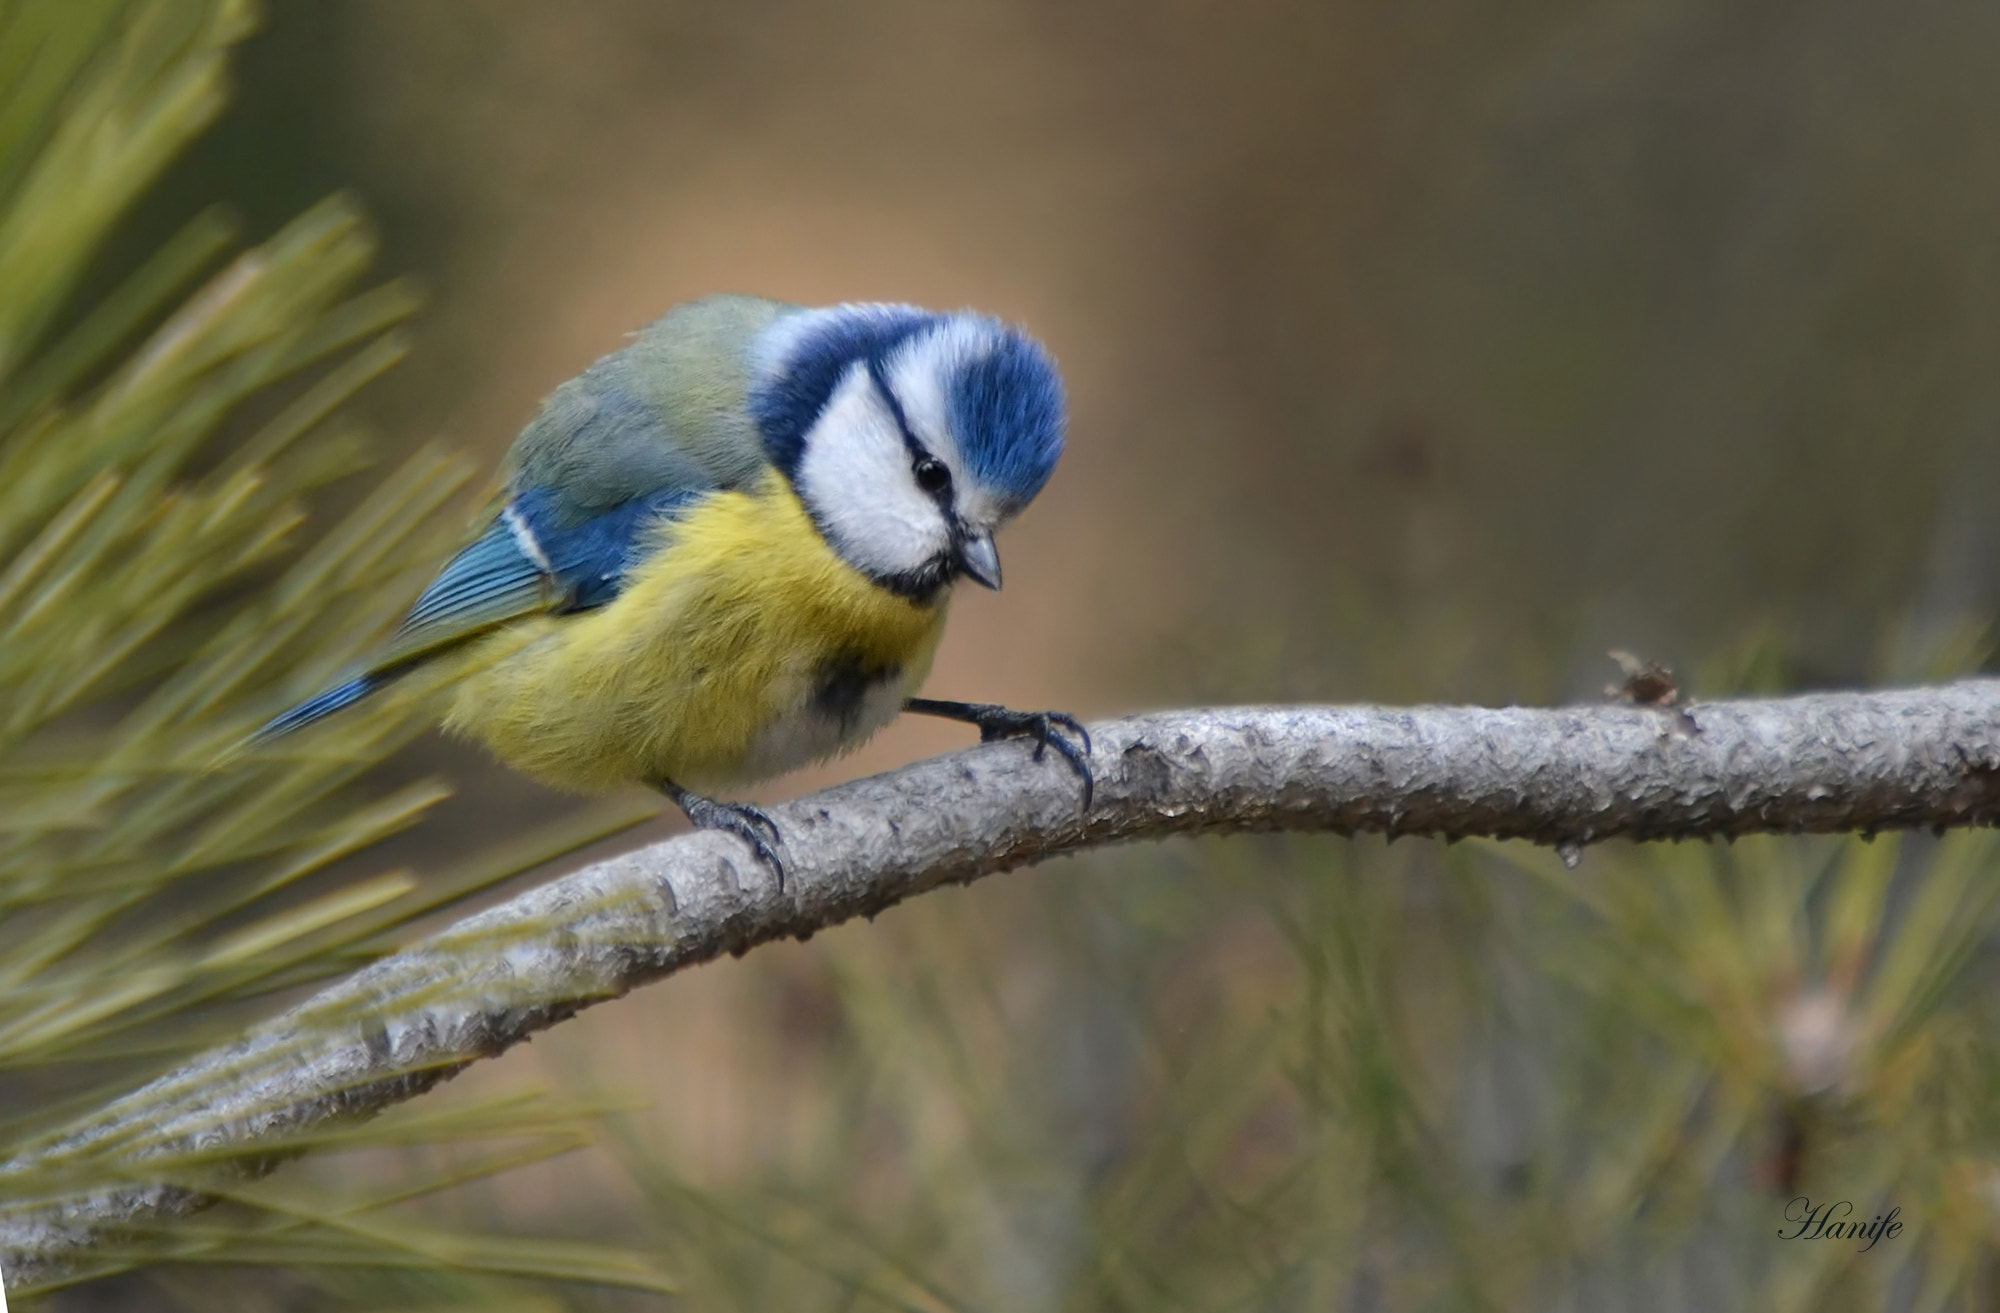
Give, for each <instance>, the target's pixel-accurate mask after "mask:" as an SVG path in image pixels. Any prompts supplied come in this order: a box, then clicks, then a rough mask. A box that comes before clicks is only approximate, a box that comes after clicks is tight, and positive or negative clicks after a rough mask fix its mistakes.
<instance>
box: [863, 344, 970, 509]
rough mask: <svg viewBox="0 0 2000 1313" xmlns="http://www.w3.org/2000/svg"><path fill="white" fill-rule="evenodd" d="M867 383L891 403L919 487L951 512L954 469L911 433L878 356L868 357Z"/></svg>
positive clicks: (899, 401)
mask: <svg viewBox="0 0 2000 1313" xmlns="http://www.w3.org/2000/svg"><path fill="white" fill-rule="evenodd" d="M868 381H869V382H871V383H873V384H874V385H875V390H876V391H877V392H879V393H881V394H882V400H883V401H884V402H886V403H887V404H888V407H889V413H890V414H891V415H893V416H894V417H895V420H896V429H897V431H898V432H900V433H901V434H902V435H903V445H904V447H906V448H908V449H909V453H910V471H911V473H912V474H914V475H915V476H916V480H917V486H918V487H919V488H922V489H923V490H924V491H925V492H927V493H929V494H930V495H931V496H933V497H935V498H937V499H938V502H939V504H940V505H944V506H946V507H947V509H949V502H950V498H951V470H950V469H949V468H947V467H946V465H945V463H944V462H943V461H941V460H939V459H938V458H937V457H935V456H933V455H931V453H930V449H929V448H927V447H925V446H924V444H923V443H922V442H920V441H918V439H917V435H916V434H915V433H912V432H911V431H910V421H909V417H908V416H906V415H905V414H904V413H903V402H902V400H901V398H899V397H897V395H896V393H895V391H894V389H892V388H891V387H890V386H889V380H888V379H887V378H886V377H885V376H884V375H883V373H882V360H881V357H879V356H870V357H868Z"/></svg>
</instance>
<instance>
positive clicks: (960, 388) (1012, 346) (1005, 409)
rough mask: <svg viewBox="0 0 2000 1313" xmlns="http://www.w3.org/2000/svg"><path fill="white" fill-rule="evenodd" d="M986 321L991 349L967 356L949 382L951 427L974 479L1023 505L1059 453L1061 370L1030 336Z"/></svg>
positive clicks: (1043, 480) (1038, 488) (1038, 487)
mask: <svg viewBox="0 0 2000 1313" xmlns="http://www.w3.org/2000/svg"><path fill="white" fill-rule="evenodd" d="M985 325H986V326H987V327H988V328H989V329H990V330H991V332H992V335H993V347H992V349H991V350H990V351H987V352H985V353H983V354H981V355H976V356H974V357H973V358H972V359H970V360H968V361H967V362H966V363H965V364H964V366H962V367H961V368H960V369H959V371H958V376H957V377H956V378H954V379H952V380H951V381H950V384H949V391H948V393H947V395H948V396H949V397H950V401H949V403H948V404H949V406H950V409H951V427H952V433H953V436H955V437H956V438H957V439H958V449H959V453H960V454H961V455H963V456H964V457H965V463H966V465H967V466H968V467H969V470H968V472H969V473H971V475H972V476H973V478H975V479H977V480H978V481H979V482H980V483H983V484H985V485H986V486H987V487H989V488H991V489H993V490H994V491H995V492H998V493H1000V494H1001V495H1002V496H1004V497H1006V498H1007V499H1008V500H1009V501H1011V502H1013V503H1014V505H1015V506H1016V507H1021V506H1025V505H1027V504H1028V503H1029V502H1030V501H1032V500H1034V496H1035V494H1036V493H1038V492H1040V491H1041V490H1042V485H1043V484H1045V483H1047V482H1048V481H1049V475H1051V474H1053V473H1054V472H1055V468H1056V458H1057V457H1059V456H1061V455H1062V449H1063V427H1064V423H1065V419H1064V402H1063V385H1062V376H1061V375H1059V374H1058V373H1056V365H1055V361H1053V360H1051V359H1049V354H1048V352H1046V351H1044V350H1042V348H1041V345H1040V344H1039V343H1037V342H1036V341H1035V340H1034V339H1033V338H1031V337H1028V336H1027V335H1026V334H1024V333H1021V332H1019V331H1018V330H1016V329H1013V328H1009V327H1007V326H1006V325H1004V324H1001V323H999V322H997V321H995V320H990V319H989V320H986V321H985Z"/></svg>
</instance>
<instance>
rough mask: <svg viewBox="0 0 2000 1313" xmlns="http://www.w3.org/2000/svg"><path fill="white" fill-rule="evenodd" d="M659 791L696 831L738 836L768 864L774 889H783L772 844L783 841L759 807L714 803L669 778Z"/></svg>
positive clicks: (782, 875) (782, 876)
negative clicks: (685, 815)
mask: <svg viewBox="0 0 2000 1313" xmlns="http://www.w3.org/2000/svg"><path fill="white" fill-rule="evenodd" d="M659 787H660V792H661V793H664V794H666V795H667V797H669V798H671V799H672V800H673V803H674V806H676V807H679V808H680V809H681V810H682V811H683V812H685V813H687V818H688V822H689V823H690V824H692V825H693V826H694V828H695V829H697V830H723V831H726V832H728V833H730V834H733V835H735V836H737V837H738V838H740V839H742V840H743V842H745V843H747V844H749V845H750V850H751V851H752V852H754V853H756V854H757V858H758V860H759V861H761V862H763V863H764V864H765V865H767V866H769V867H770V868H771V870H772V871H774V872H775V873H776V874H777V877H778V890H779V892H781V893H782V892H783V891H784V888H785V864H784V862H783V861H781V860H779V858H778V850H777V849H776V848H774V847H773V846H772V845H773V844H778V843H782V842H784V838H783V836H781V835H780V834H779V833H778V826H777V823H776V822H775V821H773V820H772V819H771V818H770V817H769V816H766V815H765V814H764V812H763V810H762V809H761V808H758V807H752V806H751V805H750V804H749V803H747V802H718V801H717V800H716V799H714V798H704V797H702V796H701V795H700V794H699V793H690V792H689V791H688V790H686V789H683V788H682V787H681V786H680V785H678V784H676V783H674V782H673V781H672V780H661V781H660V785H659Z"/></svg>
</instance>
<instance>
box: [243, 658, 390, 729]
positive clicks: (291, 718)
mask: <svg viewBox="0 0 2000 1313" xmlns="http://www.w3.org/2000/svg"><path fill="white" fill-rule="evenodd" d="M402 673H403V672H402V671H400V670H394V671H375V672H372V673H370V674H366V675H358V676H356V677H355V678H353V679H350V680H348V681H347V682H346V683H345V684H336V685H334V686H333V687H332V688H330V689H328V690H326V692H324V693H320V694H317V695H315V696H313V697H310V698H307V699H306V700H305V701H304V702H301V703H299V705H297V706H296V707H293V708H292V709H291V710H290V711H287V712H285V713H284V714H283V715H281V716H274V717H272V718H271V719H270V720H268V721H266V722H265V723H264V725H263V727H262V728H260V729H259V730H258V731H257V732H256V733H255V734H253V735H251V736H250V742H251V744H252V745H253V746H259V747H261V746H262V745H263V744H266V743H269V742H270V741H271V740H272V739H276V738H283V737H284V736H285V735H287V734H290V733H292V732H294V731H295V730H301V729H304V728H305V727H306V726H308V725H310V724H312V723H314V722H315V721H320V720H324V719H326V718H327V717H328V716H331V715H332V714H333V713H334V712H336V711H344V710H346V709H347V708H348V707H351V706H353V705H354V704H355V703H357V702H359V701H361V699H363V698H365V697H367V696H368V695H369V694H370V693H373V692H375V691H377V690H378V689H380V688H382V687H383V686H384V685H385V684H388V683H391V682H392V681H394V680H395V678H396V676H398V675H400V674H402Z"/></svg>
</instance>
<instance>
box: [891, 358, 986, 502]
mask: <svg viewBox="0 0 2000 1313" xmlns="http://www.w3.org/2000/svg"><path fill="white" fill-rule="evenodd" d="M992 349H993V340H992V330H991V329H990V328H989V327H988V326H987V325H986V324H985V323H983V322H982V321H980V320H977V319H971V318H958V319H951V320H948V321H946V323H945V324H944V325H943V326H942V327H940V328H938V329H935V330H933V331H932V332H928V333H921V334H918V335H917V336H916V337H913V338H911V339H910V340H909V341H908V342H905V343H904V344H903V345H902V346H900V347H898V348H897V349H896V350H895V351H893V352H891V353H890V355H889V358H888V359H887V360H885V361H883V364H882V372H883V374H884V376H885V377H886V378H887V379H888V382H889V386H890V387H891V388H894V389H895V392H896V397H897V399H898V400H899V401H901V402H902V403H903V416H904V418H905V419H907V420H909V421H910V431H911V432H912V433H913V434H915V435H916V438H917V441H919V442H921V443H923V444H924V446H925V447H926V448H928V449H929V450H930V453H931V455H933V456H936V457H937V458H938V459H939V460H941V461H943V462H944V465H945V468H946V469H948V470H950V471H951V477H952V482H953V483H955V484H956V485H957V486H958V487H959V488H960V489H961V490H963V489H964V488H965V487H966V486H967V485H968V483H969V482H970V478H969V476H968V475H967V474H966V471H965V458H964V456H962V455H961V454H960V453H959V450H958V441H957V439H956V438H955V437H954V435H953V434H952V431H951V419H950V416H949V414H948V412H947V411H946V408H945V381H946V380H947V379H952V378H956V377H958V375H959V372H960V371H961V370H963V369H964V368H965V367H966V366H967V365H968V364H970V363H971V362H972V361H974V360H977V359H978V358H979V357H980V356H982V355H984V354H986V353H987V352H989V351H991V350H992Z"/></svg>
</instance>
